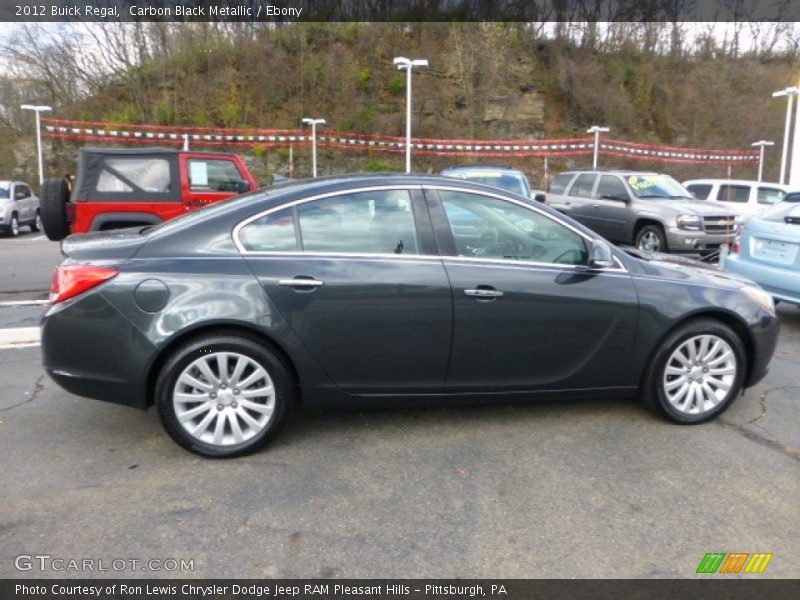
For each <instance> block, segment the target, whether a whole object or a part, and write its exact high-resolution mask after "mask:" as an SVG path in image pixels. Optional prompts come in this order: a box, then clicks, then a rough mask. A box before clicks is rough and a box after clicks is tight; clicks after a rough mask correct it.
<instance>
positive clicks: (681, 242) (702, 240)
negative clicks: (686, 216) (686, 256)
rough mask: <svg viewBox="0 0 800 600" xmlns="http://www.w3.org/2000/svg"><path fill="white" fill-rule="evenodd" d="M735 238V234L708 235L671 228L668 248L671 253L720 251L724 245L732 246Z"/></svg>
mask: <svg viewBox="0 0 800 600" xmlns="http://www.w3.org/2000/svg"><path fill="white" fill-rule="evenodd" d="M734 237H735V234H734V233H724V234H719V233H706V232H705V231H688V230H686V229H678V228H677V227H670V228H669V229H667V247H668V248H669V251H670V252H702V251H704V250H709V251H710V250H718V249H719V247H720V246H721V245H722V244H728V245H730V244H732V243H733V240H734Z"/></svg>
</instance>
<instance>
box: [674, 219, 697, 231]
mask: <svg viewBox="0 0 800 600" xmlns="http://www.w3.org/2000/svg"><path fill="white" fill-rule="evenodd" d="M675 223H677V225H678V228H679V229H690V230H694V231H700V230H701V229H702V228H703V221H702V220H701V219H700V217H698V216H697V215H678V218H677V219H675Z"/></svg>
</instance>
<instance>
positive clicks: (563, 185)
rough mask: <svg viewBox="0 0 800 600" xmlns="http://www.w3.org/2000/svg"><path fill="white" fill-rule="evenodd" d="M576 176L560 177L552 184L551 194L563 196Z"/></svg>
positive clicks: (565, 175)
mask: <svg viewBox="0 0 800 600" xmlns="http://www.w3.org/2000/svg"><path fill="white" fill-rule="evenodd" d="M574 176H575V175H574V174H573V173H562V174H561V175H559V176H558V177H556V178H555V179H554V180H553V183H551V184H550V193H551V194H563V193H564V190H566V189H567V185H568V184H569V182H570V181H572V178H573V177H574Z"/></svg>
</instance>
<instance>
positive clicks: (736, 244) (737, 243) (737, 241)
mask: <svg viewBox="0 0 800 600" xmlns="http://www.w3.org/2000/svg"><path fill="white" fill-rule="evenodd" d="M743 229H744V228H743V227H739V231H737V232H736V237H735V238H733V245H732V246H731V254H739V250H741V248H742V245H741V241H742V231H743Z"/></svg>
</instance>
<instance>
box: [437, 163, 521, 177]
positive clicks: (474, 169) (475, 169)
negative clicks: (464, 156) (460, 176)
mask: <svg viewBox="0 0 800 600" xmlns="http://www.w3.org/2000/svg"><path fill="white" fill-rule="evenodd" d="M481 171H503V172H505V173H514V174H524V173H523V172H522V171H521V170H519V169H515V168H513V167H509V166H499V165H498V166H492V165H472V166H468V165H467V166H460V167H447V168H446V169H442V173H441V174H442V175H447V174H448V173H479V172H481Z"/></svg>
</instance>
